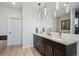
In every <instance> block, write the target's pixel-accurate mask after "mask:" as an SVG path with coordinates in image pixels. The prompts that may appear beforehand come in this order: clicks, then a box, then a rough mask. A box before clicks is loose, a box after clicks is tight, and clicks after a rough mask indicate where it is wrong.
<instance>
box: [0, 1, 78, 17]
mask: <svg viewBox="0 0 79 59" xmlns="http://www.w3.org/2000/svg"><path fill="white" fill-rule="evenodd" d="M27 3H28V2H27ZM64 3H66V2H59V9H58V10H57V16H60V15H62V14H63V13H64V12H65V9H66V7H65V6H64ZM22 4H23V3H22V2H16V5H13V4H12V2H0V6H5V7H11V8H17V9H21V7H22ZM32 4H33V7H35V8H38V7H39V5H38V2H32ZM45 4H46V6H47V8H48V10H50V9H51V10H52V12H54V9H55V7H56V3H55V2H41V5H40V7H41V8H43V7H44V5H45ZM68 4H69V6H70V8H79V2H68Z"/></svg>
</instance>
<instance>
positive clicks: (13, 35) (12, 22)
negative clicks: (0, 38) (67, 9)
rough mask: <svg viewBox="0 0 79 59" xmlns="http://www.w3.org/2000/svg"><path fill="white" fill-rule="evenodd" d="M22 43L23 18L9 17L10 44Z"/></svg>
mask: <svg viewBox="0 0 79 59" xmlns="http://www.w3.org/2000/svg"><path fill="white" fill-rule="evenodd" d="M16 44H21V19H20V18H14V17H11V18H9V19H8V45H16Z"/></svg>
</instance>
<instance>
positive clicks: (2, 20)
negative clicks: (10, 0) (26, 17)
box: [0, 6, 21, 45]
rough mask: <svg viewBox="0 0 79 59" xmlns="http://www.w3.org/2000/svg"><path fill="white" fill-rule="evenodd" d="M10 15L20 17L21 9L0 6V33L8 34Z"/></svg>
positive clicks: (9, 42)
mask: <svg viewBox="0 0 79 59" xmlns="http://www.w3.org/2000/svg"><path fill="white" fill-rule="evenodd" d="M10 17H18V18H21V11H20V10H19V9H14V8H9V7H1V6H0V35H8V19H9V18H10ZM17 42H18V41H17ZM7 43H8V45H10V44H11V41H10V40H8V41H7Z"/></svg>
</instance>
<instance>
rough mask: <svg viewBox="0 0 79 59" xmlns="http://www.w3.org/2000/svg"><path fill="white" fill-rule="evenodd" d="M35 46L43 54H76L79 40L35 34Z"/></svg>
mask: <svg viewBox="0 0 79 59" xmlns="http://www.w3.org/2000/svg"><path fill="white" fill-rule="evenodd" d="M33 38H34V39H33V43H34V47H35V48H36V49H37V50H38V51H39V53H40V54H41V55H42V56H76V55H77V51H76V50H77V40H65V39H63V38H60V37H54V36H51V35H47V34H39V33H38V34H33Z"/></svg>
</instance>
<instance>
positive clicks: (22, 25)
mask: <svg viewBox="0 0 79 59" xmlns="http://www.w3.org/2000/svg"><path fill="white" fill-rule="evenodd" d="M11 18H18V19H21V47H22V46H23V35H22V34H23V29H22V27H23V23H22V18H20V17H8V28H7V29H8V31H7V46H10V45H9V44H8V34H9V22H10V19H11Z"/></svg>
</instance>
